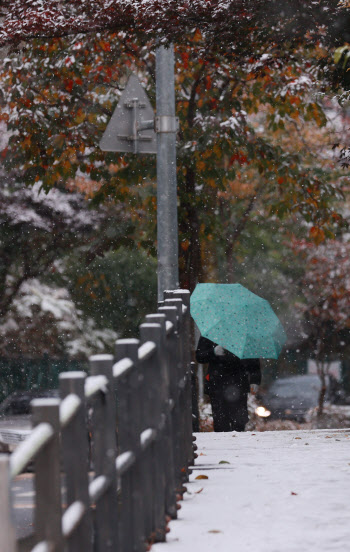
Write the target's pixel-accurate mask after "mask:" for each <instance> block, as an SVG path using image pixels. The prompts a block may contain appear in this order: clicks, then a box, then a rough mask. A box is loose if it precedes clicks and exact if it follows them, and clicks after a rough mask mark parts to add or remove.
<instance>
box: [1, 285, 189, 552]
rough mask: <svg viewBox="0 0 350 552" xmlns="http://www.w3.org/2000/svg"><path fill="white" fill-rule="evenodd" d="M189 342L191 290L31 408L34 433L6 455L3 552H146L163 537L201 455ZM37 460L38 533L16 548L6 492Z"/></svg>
mask: <svg viewBox="0 0 350 552" xmlns="http://www.w3.org/2000/svg"><path fill="white" fill-rule="evenodd" d="M190 335H191V332H190V314H189V292H187V291H184V290H176V291H173V292H166V294H165V301H164V302H163V303H162V305H161V306H160V307H159V309H158V312H157V313H156V314H150V315H148V316H146V321H145V323H144V324H141V326H140V340H137V339H121V340H118V341H117V343H116V350H115V358H114V357H113V356H112V355H96V356H93V357H91V358H90V376H89V377H87V376H86V374H85V373H84V372H79V371H77V372H66V373H62V374H61V375H60V399H36V400H34V401H33V402H32V417H33V431H32V433H31V434H30V436H29V437H28V438H27V439H26V440H25V441H23V442H22V443H21V444H20V445H19V446H18V447H17V449H16V450H15V452H14V453H13V454H12V455H11V456H10V457H8V456H6V455H1V456H0V548H1V552H15V551H16V552H22V551H24V550H25V551H28V550H31V551H32V552H61V551H67V552H107V551H108V552H141V551H142V552H143V551H145V550H146V549H147V548H148V547H149V545H150V544H151V543H152V542H157V541H158V542H159V541H164V540H165V537H166V532H167V523H168V521H169V520H170V519H174V518H176V516H177V509H178V501H179V499H180V498H181V497H182V495H183V492H184V490H185V487H184V483H185V482H186V481H187V480H188V475H189V473H190V468H189V466H190V465H191V464H192V463H193V461H194V457H195V456H196V455H195V452H194V449H195V445H194V444H193V438H192V409H191V373H190ZM32 462H33V466H34V467H33V469H34V475H35V477H34V481H35V515H34V532H33V535H32V537H31V538H30V539H29V540H28V539H25V540H22V541H19V540H16V537H15V529H14V526H13V520H12V505H11V501H10V499H9V496H10V487H11V481H12V480H13V479H14V478H15V477H16V476H17V475H18V474H20V473H21V472H22V471H23V470H24V469H25V468H26V467H27V466H28V465H29V464H30V463H32ZM63 495H64V499H63V498H62V496H63Z"/></svg>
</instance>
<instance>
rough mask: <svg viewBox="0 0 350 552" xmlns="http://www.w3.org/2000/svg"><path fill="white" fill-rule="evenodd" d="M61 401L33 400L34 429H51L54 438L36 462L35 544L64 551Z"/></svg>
mask: <svg viewBox="0 0 350 552" xmlns="http://www.w3.org/2000/svg"><path fill="white" fill-rule="evenodd" d="M59 406H60V401H59V399H34V400H33V401H32V402H31V407H32V413H33V414H32V421H33V427H34V428H35V427H38V428H39V426H41V427H44V425H45V426H49V427H50V428H51V431H52V435H51V437H50V438H49V439H48V440H47V442H46V443H45V445H44V446H43V447H41V448H40V449H39V450H38V452H37V454H36V455H35V458H34V470H35V497H36V498H35V516H34V527H35V541H36V543H41V542H46V543H49V546H51V547H52V549H53V550H55V551H56V550H62V548H63V536H62V523H61V519H62V506H61V504H62V498H61V462H60V420H59Z"/></svg>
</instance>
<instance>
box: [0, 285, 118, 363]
mask: <svg viewBox="0 0 350 552" xmlns="http://www.w3.org/2000/svg"><path fill="white" fill-rule="evenodd" d="M0 335H1V340H0V355H1V356H3V357H6V358H12V357H14V358H16V357H18V355H21V356H24V357H25V358H38V357H41V356H42V355H43V354H47V355H49V356H50V358H62V357H63V356H68V357H71V358H84V359H86V358H88V356H89V355H90V354H92V353H97V352H103V351H105V350H106V349H107V348H108V349H110V348H112V346H113V343H114V342H115V340H116V339H117V337H118V334H117V333H116V332H114V331H113V330H110V329H99V328H97V326H96V323H95V321H94V320H93V319H92V318H89V317H86V316H84V315H83V313H82V312H81V311H80V310H78V309H77V308H76V305H75V304H74V302H73V301H72V299H71V297H70V294H69V292H68V290H67V289H66V288H59V287H56V286H53V285H51V286H50V285H46V284H43V283H41V282H40V281H39V280H38V279H36V278H34V279H31V280H27V281H26V282H24V283H23V284H22V285H21V288H20V290H19V292H18V293H17V295H16V297H15V298H14V299H13V301H12V303H11V306H10V308H9V309H8V311H7V313H6V315H5V316H4V317H2V319H1V322H0Z"/></svg>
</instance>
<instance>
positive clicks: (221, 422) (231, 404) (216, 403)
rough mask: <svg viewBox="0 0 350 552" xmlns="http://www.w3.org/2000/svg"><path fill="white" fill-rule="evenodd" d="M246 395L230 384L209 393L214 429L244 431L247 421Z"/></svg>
mask: <svg viewBox="0 0 350 552" xmlns="http://www.w3.org/2000/svg"><path fill="white" fill-rule="evenodd" d="M247 396H248V395H247V393H246V392H244V391H242V390H241V389H239V388H237V387H232V386H229V387H226V388H224V389H222V391H221V392H220V391H219V390H216V392H215V393H213V394H210V402H211V407H212V411H213V420H214V431H244V428H245V425H246V423H247V422H248V407H247Z"/></svg>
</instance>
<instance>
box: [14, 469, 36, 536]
mask: <svg viewBox="0 0 350 552" xmlns="http://www.w3.org/2000/svg"><path fill="white" fill-rule="evenodd" d="M33 481H34V479H33V475H32V474H31V473H24V474H22V475H20V476H18V477H16V479H15V481H13V483H12V486H11V491H12V504H13V513H14V518H15V527H16V534H17V537H19V538H23V537H26V536H28V535H30V533H32V531H33V514H34V488H33Z"/></svg>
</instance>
